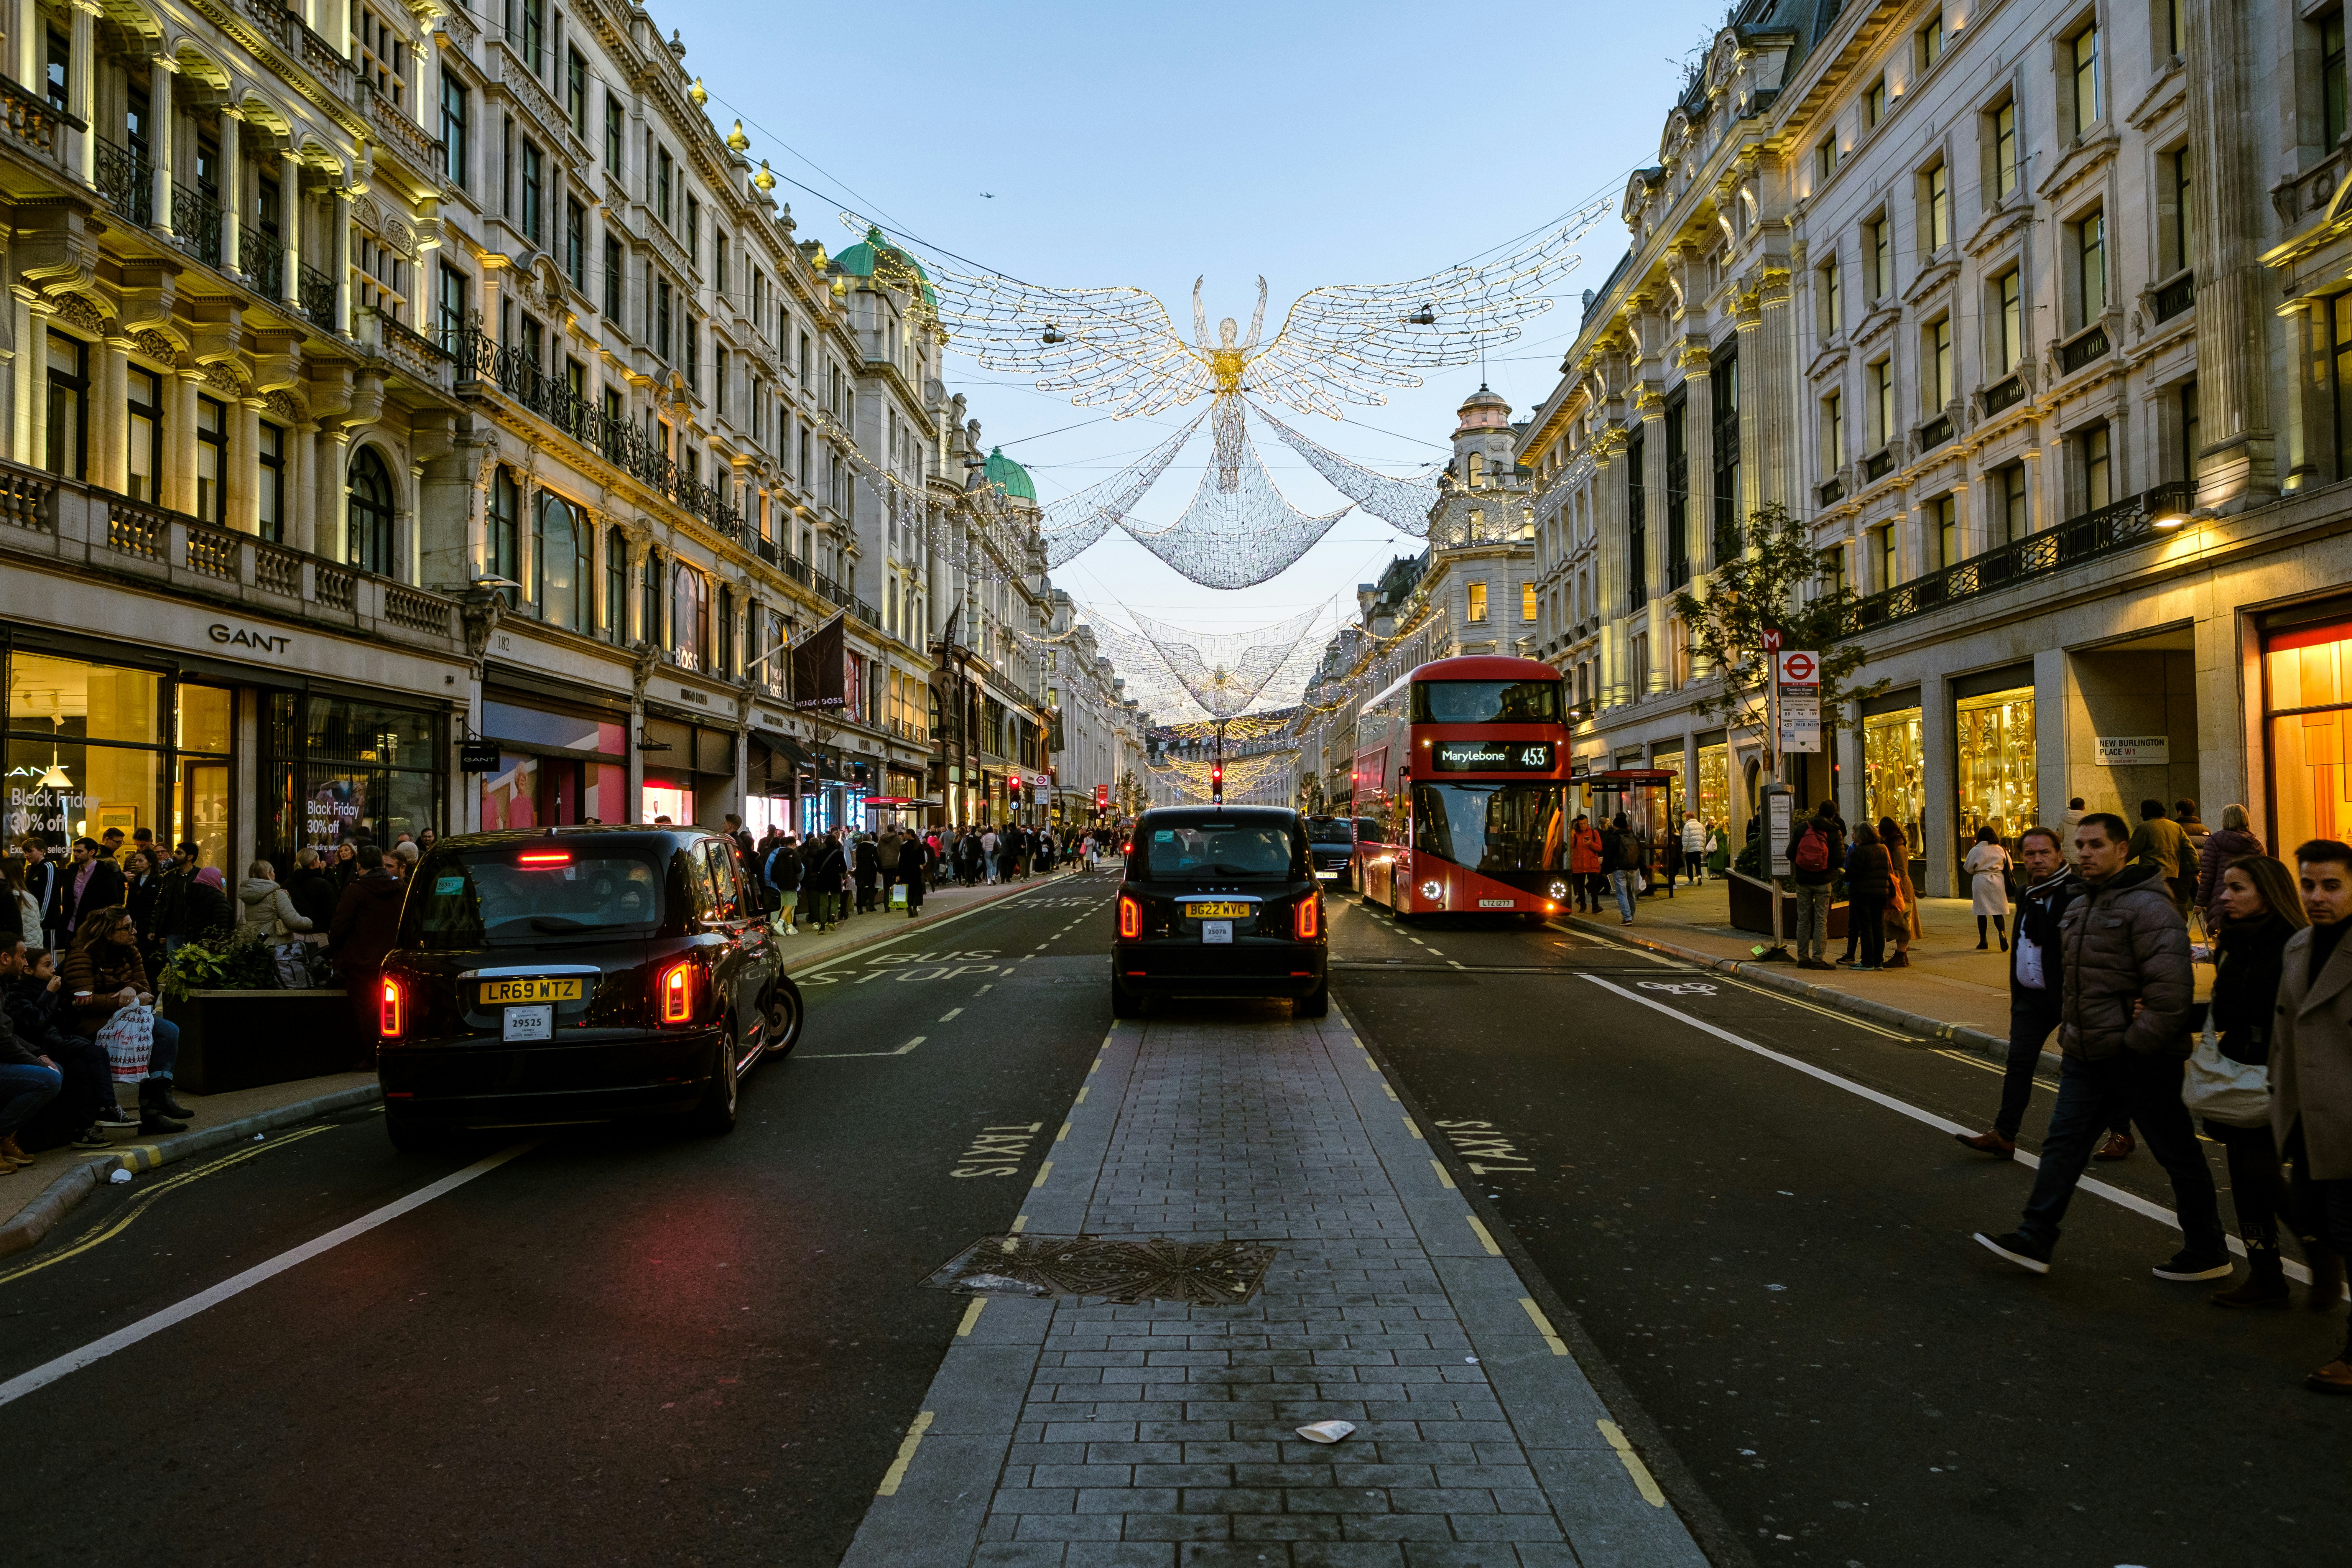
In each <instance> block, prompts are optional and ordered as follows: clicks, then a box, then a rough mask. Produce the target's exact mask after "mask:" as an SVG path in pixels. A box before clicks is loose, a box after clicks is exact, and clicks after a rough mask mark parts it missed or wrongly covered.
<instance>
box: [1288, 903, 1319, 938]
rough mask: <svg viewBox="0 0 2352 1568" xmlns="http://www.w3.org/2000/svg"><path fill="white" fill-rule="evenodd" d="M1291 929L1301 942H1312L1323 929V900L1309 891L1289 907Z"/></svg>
mask: <svg viewBox="0 0 2352 1568" xmlns="http://www.w3.org/2000/svg"><path fill="white" fill-rule="evenodd" d="M1290 924H1291V931H1292V932H1293V934H1295V935H1296V936H1297V938H1298V940H1299V941H1301V942H1313V941H1314V940H1315V937H1316V934H1317V933H1318V932H1319V931H1321V930H1322V929H1323V900H1321V899H1319V898H1318V897H1317V896H1316V895H1315V894H1313V893H1309V894H1307V896H1306V897H1305V898H1303V899H1301V900H1298V902H1297V904H1295V905H1293V906H1292V907H1291V911H1290Z"/></svg>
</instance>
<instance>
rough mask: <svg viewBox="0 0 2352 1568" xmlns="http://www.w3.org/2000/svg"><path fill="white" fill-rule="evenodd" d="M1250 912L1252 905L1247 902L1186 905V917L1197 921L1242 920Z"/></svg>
mask: <svg viewBox="0 0 2352 1568" xmlns="http://www.w3.org/2000/svg"><path fill="white" fill-rule="evenodd" d="M1249 912H1250V907H1249V906H1248V905H1247V904H1186V905H1185V906H1184V914H1185V917H1186V918H1187V919H1190V920H1196V921H1228V920H1241V919H1244V918H1246V917H1247V915H1248V914H1249Z"/></svg>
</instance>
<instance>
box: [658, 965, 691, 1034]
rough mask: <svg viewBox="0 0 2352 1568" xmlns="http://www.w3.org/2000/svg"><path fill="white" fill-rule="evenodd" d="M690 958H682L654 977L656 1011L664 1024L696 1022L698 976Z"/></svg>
mask: <svg viewBox="0 0 2352 1568" xmlns="http://www.w3.org/2000/svg"><path fill="white" fill-rule="evenodd" d="M697 973H698V969H697V967H696V965H695V963H694V961H693V960H692V959H690V958H681V959H679V960H678V961H677V963H673V964H671V965H669V966H668V967H667V968H666V969H664V970H662V971H661V972H660V973H657V974H656V975H655V976H654V1011H655V1015H656V1016H657V1017H658V1018H659V1019H660V1020H661V1021H662V1022H663V1023H664V1024H691V1023H693V1022H694V996H695V990H696V979H695V977H696V975H697Z"/></svg>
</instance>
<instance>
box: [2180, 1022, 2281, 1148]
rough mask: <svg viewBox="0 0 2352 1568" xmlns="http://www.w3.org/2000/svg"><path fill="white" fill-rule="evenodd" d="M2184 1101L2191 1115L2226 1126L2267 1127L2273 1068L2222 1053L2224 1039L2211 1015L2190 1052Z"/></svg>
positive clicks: (2183, 1092) (2184, 1081) (2182, 1095)
mask: <svg viewBox="0 0 2352 1568" xmlns="http://www.w3.org/2000/svg"><path fill="white" fill-rule="evenodd" d="M2180 1100H2181V1103H2182V1104H2184V1105H2186V1106H2187V1107H2188V1108H2189V1114H2190V1115H2191V1116H2202V1117H2204V1118H2205V1119H2206V1120H2208V1121H2219V1122H2221V1124H2222V1125H2223V1126H2226V1127H2267V1126H2269V1125H2270V1121H2271V1069H2270V1068H2268V1067H2267V1066H2265V1065H2262V1064H2258V1063H2254V1062H2239V1061H2231V1059H2230V1058H2228V1057H2225V1056H2223V1055H2222V1054H2221V1039H2220V1037H2218V1036H2216V1035H2215V1034H2214V1033H2213V1025H2212V1021H2211V1020H2210V1018H2209V1019H2208V1020H2207V1021H2206V1024H2205V1027H2204V1028H2203V1029H2201V1030H2200V1031H2199V1032H2198V1035H2197V1044H2196V1047H2195V1048H2193V1049H2192V1050H2190V1051H2189V1068H2188V1076H2187V1077H2186V1078H2185V1079H2182V1081H2181V1085H2180Z"/></svg>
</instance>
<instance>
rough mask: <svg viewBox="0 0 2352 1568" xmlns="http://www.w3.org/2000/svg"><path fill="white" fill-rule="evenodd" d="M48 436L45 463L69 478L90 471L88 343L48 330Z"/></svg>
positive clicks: (55, 471)
mask: <svg viewBox="0 0 2352 1568" xmlns="http://www.w3.org/2000/svg"><path fill="white" fill-rule="evenodd" d="M48 413H49V432H48V436H49V439H48V452H47V460H46V463H45V465H44V466H46V467H47V468H48V470H49V472H51V473H53V474H59V475H62V476H64V477H65V478H67V479H87V478H88V477H89V344H88V343H86V342H82V341H81V340H80V339H79V338H69V337H67V336H66V335H65V334H64V333H62V332H51V333H50V334H49V410H48Z"/></svg>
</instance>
